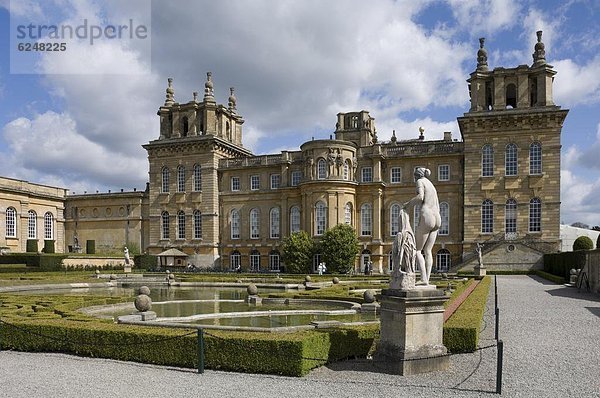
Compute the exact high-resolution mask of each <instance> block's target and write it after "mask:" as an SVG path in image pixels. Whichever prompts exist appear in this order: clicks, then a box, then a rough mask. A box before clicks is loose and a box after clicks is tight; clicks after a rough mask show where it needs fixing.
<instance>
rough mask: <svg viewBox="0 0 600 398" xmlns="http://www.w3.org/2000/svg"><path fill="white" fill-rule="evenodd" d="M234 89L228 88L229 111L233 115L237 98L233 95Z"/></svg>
mask: <svg viewBox="0 0 600 398" xmlns="http://www.w3.org/2000/svg"><path fill="white" fill-rule="evenodd" d="M234 90H235V89H234V88H233V87H230V88H229V104H228V105H229V110H230V111H232V112H234V113H235V110H236V104H237V98H235V95H234V94H233V92H234Z"/></svg>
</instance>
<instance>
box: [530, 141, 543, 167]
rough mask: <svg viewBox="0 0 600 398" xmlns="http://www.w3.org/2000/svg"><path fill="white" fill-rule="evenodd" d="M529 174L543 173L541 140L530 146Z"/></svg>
mask: <svg viewBox="0 0 600 398" xmlns="http://www.w3.org/2000/svg"><path fill="white" fill-rule="evenodd" d="M529 174H542V144H540V143H539V142H533V143H532V144H531V145H530V146H529Z"/></svg>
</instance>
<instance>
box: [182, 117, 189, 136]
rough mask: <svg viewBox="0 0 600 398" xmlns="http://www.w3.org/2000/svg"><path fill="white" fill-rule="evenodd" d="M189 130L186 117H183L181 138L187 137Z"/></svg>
mask: <svg viewBox="0 0 600 398" xmlns="http://www.w3.org/2000/svg"><path fill="white" fill-rule="evenodd" d="M189 129H190V127H189V123H188V118H187V116H184V117H183V118H182V119H181V136H182V137H187V135H188V131H189Z"/></svg>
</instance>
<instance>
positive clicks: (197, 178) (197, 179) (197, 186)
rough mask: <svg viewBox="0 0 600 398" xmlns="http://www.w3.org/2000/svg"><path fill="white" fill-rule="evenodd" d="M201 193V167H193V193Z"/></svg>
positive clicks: (197, 165)
mask: <svg viewBox="0 0 600 398" xmlns="http://www.w3.org/2000/svg"><path fill="white" fill-rule="evenodd" d="M199 191H202V167H200V165H199V164H195V165H194V192H199Z"/></svg>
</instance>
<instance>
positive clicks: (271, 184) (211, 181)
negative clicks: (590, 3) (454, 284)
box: [0, 32, 568, 273]
mask: <svg viewBox="0 0 600 398" xmlns="http://www.w3.org/2000/svg"><path fill="white" fill-rule="evenodd" d="M555 74H556V72H555V71H554V69H553V67H552V66H551V65H549V64H547V63H546V59H545V49H544V44H543V43H542V34H541V32H538V37H537V43H536V44H535V47H534V53H533V63H532V65H519V66H517V67H515V68H502V67H496V68H494V69H490V68H489V67H488V64H487V51H486V49H485V48H484V39H480V48H479V51H478V53H477V67H476V70H475V71H474V72H473V73H471V75H470V77H469V79H468V80H467V82H468V90H469V94H470V98H471V106H470V109H469V110H468V111H467V112H466V113H464V114H463V115H462V116H460V117H458V124H459V127H460V132H461V137H452V134H451V133H449V132H445V133H444V134H443V139H440V140H427V139H425V135H424V133H423V131H421V132H420V135H418V136H417V135H416V134H415V139H412V140H398V139H396V136H395V132H394V133H392V137H391V139H390V140H389V141H382V140H380V139H379V137H378V136H377V132H376V129H375V119H374V117H373V116H372V115H371V114H370V113H369V112H368V111H366V110H361V111H354V112H345V113H339V114H338V115H337V120H336V124H335V131H333V132H332V134H331V135H330V137H329V139H313V140H311V141H308V142H305V143H303V144H302V145H301V146H300V148H299V149H298V150H295V151H282V152H281V153H277V154H269V155H259V156H256V155H253V154H252V153H251V152H250V151H249V150H248V149H246V148H244V147H243V145H242V135H243V129H242V127H243V124H244V119H243V118H242V116H241V115H240V114H239V113H238V110H237V100H236V97H235V95H234V90H233V88H232V89H231V92H230V96H229V100H228V104H227V105H226V106H225V105H220V104H217V103H216V101H215V96H214V87H213V82H212V80H211V74H210V73H208V74H207V80H206V83H205V89H204V95H203V97H202V99H200V98H199V97H198V94H197V93H194V95H193V98H192V99H191V100H190V101H188V102H185V103H183V102H182V103H179V102H176V100H175V91H174V88H173V85H172V79H169V82H168V87H167V90H166V98H165V102H164V104H163V105H162V106H161V107H160V108H159V109H158V116H159V120H160V122H159V123H160V134H159V136H158V138H157V139H155V140H153V141H150V142H149V143H147V144H145V145H143V147H144V148H145V149H146V151H147V153H148V162H149V182H148V184H147V188H146V190H145V191H134V192H116V193H96V194H84V195H63V196H62V197H60V198H59V202H60V203H61V204H62V205H60V204H59V205H58V206H57V207H56V208H55V210H54V212H53V211H52V210H50V213H52V215H53V217H54V218H53V222H54V223H55V224H54V225H55V231H56V232H55V234H54V235H52V236H53V237H55V238H56V240H57V247H58V246H61V248H62V250H64V251H68V250H69V249H70V250H73V248H74V247H75V245H74V243H73V242H76V241H77V242H83V241H86V240H95V242H96V247H97V248H98V249H99V250H102V248H106V249H118V248H120V249H122V247H123V246H125V245H130V246H132V245H133V246H137V247H139V248H140V249H141V250H142V251H147V252H148V253H151V254H160V253H164V252H165V251H167V250H170V251H171V253H180V255H181V257H180V258H185V261H186V262H190V263H193V264H195V265H197V266H199V267H203V268H206V267H211V268H217V269H223V270H230V269H235V268H237V267H238V266H240V267H241V268H242V269H244V270H248V271H282V270H285V264H283V263H282V261H281V253H280V249H279V248H280V244H281V241H282V239H284V238H285V237H286V236H289V235H290V234H291V233H294V232H296V231H300V230H304V231H307V232H308V233H310V234H311V235H312V236H314V237H316V238H317V239H318V237H319V236H320V235H322V234H323V233H324V232H325V231H326V230H327V229H328V228H331V227H333V226H335V225H337V224H340V223H346V224H349V225H351V226H352V227H353V228H354V229H355V231H356V233H357V235H358V237H359V241H360V245H361V248H360V255H359V256H358V257H357V259H356V264H355V272H361V271H362V270H363V269H364V265H365V264H366V263H367V262H369V261H371V262H372V263H373V267H374V271H375V272H379V273H388V272H389V270H390V265H391V259H390V252H391V249H392V242H393V239H394V237H395V236H396V233H397V232H398V231H399V214H400V206H401V205H402V203H404V202H406V201H408V200H409V199H410V198H412V197H413V196H414V194H415V183H414V177H413V171H414V169H415V168H416V167H420V166H423V167H427V168H429V169H430V170H431V176H430V179H431V180H432V182H433V184H434V185H435V186H436V189H437V191H438V196H439V202H440V213H441V216H442V226H441V228H440V230H439V234H438V238H437V241H436V244H435V247H434V255H435V265H434V266H435V267H436V269H437V270H438V271H446V270H449V269H457V268H461V267H472V266H473V265H472V263H473V261H475V257H476V255H475V254H474V248H475V246H476V244H477V243H481V244H483V257H484V263H485V265H486V267H488V268H491V269H529V268H539V267H541V260H542V256H543V254H544V253H547V252H553V251H557V250H559V247H560V235H559V220H560V150H561V144H560V135H561V129H562V125H563V122H564V120H565V117H566V115H567V112H568V111H567V110H563V109H561V108H560V106H557V105H555V104H554V102H553V99H552V84H553V80H554V75H555ZM332 121H333V120H332ZM23 183H24V184H25V182H23ZM5 196H6V195H5V194H4V192H3V191H2V192H0V201H1V203H2V206H4V207H5V208H4V209H3V212H2V214H3V215H4V216H5V217H6V220H3V221H4V222H3V223H2V225H3V226H5V227H6V232H5V233H4V234H3V236H6V244H5V246H6V247H9V248H10V249H11V250H13V251H19V250H21V251H24V249H25V245H24V240H26V239H30V238H31V235H28V234H27V233H26V232H25V231H23V232H21V233H19V232H17V231H19V229H21V230H23V229H25V230H27V225H28V224H27V223H28V222H30V218H28V217H29V216H28V215H27V211H28V210H27V206H23V204H21V205H11V204H10V203H8V202H6V201H5V199H4V198H5ZM59 196H60V195H59ZM23 200H24V201H27V200H28V199H27V198H26V197H24V198H23ZM5 203H7V205H5ZM62 207H64V214H62V213H63V212H62ZM42 211H44V210H42ZM411 211H412V210H411ZM11 220H12V221H11ZM411 221H412V223H413V227H414V225H416V223H418V222H419V209H418V208H415V209H414V211H413V214H412V220H411ZM39 222H40V223H41V222H42V221H41V218H40V221H39ZM44 222H45V221H44ZM13 224H14V225H15V227H14V230H13V229H10V228H13V227H12V225H13ZM17 225H18V226H17ZM9 232H10V234H9ZM59 233H60V234H62V236H61V237H60V239H58V236H57V235H58V234H59ZM11 234H12V235H11ZM39 239H40V240H42V237H39ZM0 246H2V242H0ZM173 249H175V250H173ZM186 256H187V257H186ZM180 261H182V260H180ZM319 262H320V258H319V254H317V255H315V258H314V267H315V269H316V265H317V264H318V263H319ZM173 265H177V264H173Z"/></svg>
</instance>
